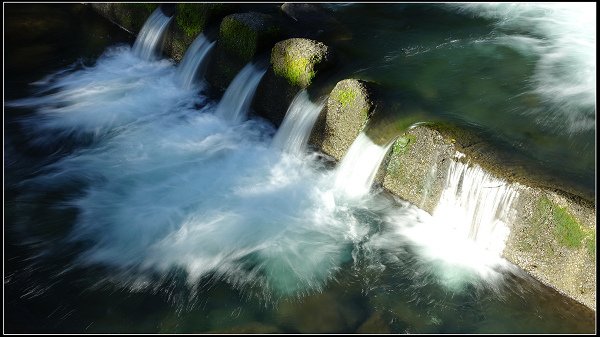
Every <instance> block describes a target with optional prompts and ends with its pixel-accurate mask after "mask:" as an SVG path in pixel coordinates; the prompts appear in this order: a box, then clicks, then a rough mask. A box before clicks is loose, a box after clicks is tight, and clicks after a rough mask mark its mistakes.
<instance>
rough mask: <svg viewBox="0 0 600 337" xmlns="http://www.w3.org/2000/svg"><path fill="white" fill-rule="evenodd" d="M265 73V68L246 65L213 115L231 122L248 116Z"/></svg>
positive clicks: (250, 64) (256, 65) (253, 64)
mask: <svg viewBox="0 0 600 337" xmlns="http://www.w3.org/2000/svg"><path fill="white" fill-rule="evenodd" d="M265 72H267V69H266V67H261V66H259V65H258V64H255V63H248V64H247V65H246V66H245V67H244V68H243V69H242V70H241V71H240V72H239V73H238V74H237V76H236V77H235V78H234V79H233V81H232V82H231V84H229V87H228V88H227V90H226V91H225V94H224V95H223V98H221V101H220V102H219V106H217V110H216V112H215V114H216V115H217V116H220V117H221V118H223V119H225V120H228V121H231V122H241V121H242V120H243V119H244V118H245V117H246V115H247V114H248V110H249V109H250V104H252V98H254V93H255V92H256V88H257V87H258V84H259V83H260V80H261V79H262V77H263V75H264V74H265Z"/></svg>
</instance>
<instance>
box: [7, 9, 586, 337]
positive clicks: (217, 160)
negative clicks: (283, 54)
mask: <svg viewBox="0 0 600 337" xmlns="http://www.w3.org/2000/svg"><path fill="white" fill-rule="evenodd" d="M352 8H353V7H344V10H351V9H352ZM5 9H6V10H7V12H8V13H10V15H7V16H6V18H5V20H6V21H5V27H8V28H11V27H12V30H7V32H6V33H5V34H6V37H7V39H6V50H5V57H6V66H5V67H6V69H7V72H6V75H5V87H6V89H5V90H6V92H5V97H6V99H7V100H13V99H17V98H24V97H30V96H32V95H34V94H35V92H36V90H37V91H39V90H42V89H45V88H47V83H66V84H73V83H77V84H78V85H81V88H95V86H94V85H96V86H101V87H103V88H104V87H106V88H108V89H112V90H107V91H93V90H92V91H84V92H79V94H83V95H82V96H80V97H78V98H73V99H67V100H63V101H61V102H60V104H56V103H55V102H54V101H53V100H52V99H50V100H49V101H47V102H46V103H44V104H43V105H41V106H38V107H41V108H44V109H50V110H52V109H56V110H54V111H55V112H57V111H58V112H60V111H68V112H71V115H60V114H51V113H50V114H46V115H43V114H39V113H35V111H34V110H33V108H14V107H10V106H6V105H5V146H4V151H5V157H4V158H5V163H4V169H5V204H4V210H5V232H4V234H5V239H4V240H5V241H4V243H5V260H4V261H5V283H4V290H5V309H6V311H5V323H6V332H31V333H59V332H63V333H69V332H70V333H80V332H89V333H94V332H97V333H128V332H130V333H135V332H137V333H178V332H181V333H183V332H230V333H235V332H241V333H244V332H246V333H251V332H288V333H295V332H300V333H316V332H329V333H332V332H333V333H350V332H357V331H358V332H372V333H377V332H379V333H386V332H394V333H511V332H513V333H516V332H522V333H558V332H565V333H585V332H588V333H589V332H593V331H594V324H595V313H594V312H591V311H590V310H588V309H586V308H584V307H583V306H581V305H579V304H577V303H574V302H572V301H569V300H567V299H565V298H564V297H562V296H560V295H558V294H557V293H556V292H555V291H553V290H551V289H548V288H546V287H544V286H543V285H541V284H539V283H537V282H536V281H534V280H531V279H530V278H528V277H527V276H525V275H524V274H523V273H522V272H521V271H519V270H518V269H516V268H514V267H512V266H510V265H506V264H505V263H501V262H493V263H490V265H486V266H482V268H484V270H485V271H486V275H488V276H487V277H481V276H480V274H477V273H476V272H474V271H473V270H471V269H470V268H469V267H464V266H456V265H453V264H451V263H449V262H448V261H443V260H442V261H431V260H429V259H427V258H425V257H424V256H423V255H422V253H421V248H422V247H420V243H419V242H417V241H415V240H413V238H411V237H410V236H407V235H406V234H405V231H403V229H406V228H410V227H413V226H419V225H421V224H422V223H421V222H422V221H424V220H423V219H424V218H427V215H425V214H421V213H419V211H418V210H416V209H415V208H414V207H410V206H409V205H404V204H401V203H398V202H397V201H395V200H393V199H392V198H391V197H390V196H388V195H386V194H385V193H383V192H381V191H374V192H373V193H372V194H370V195H368V196H365V197H364V198H360V199H357V200H355V199H345V198H340V197H339V196H338V195H336V194H335V191H333V190H332V189H331V186H330V185H331V182H332V181H333V179H332V178H333V176H332V175H333V174H334V172H333V171H332V170H331V169H330V168H328V165H326V164H325V163H322V162H320V161H319V160H318V159H317V158H315V156H314V155H311V154H309V155H308V156H306V157H303V156H301V157H299V158H298V157H294V156H288V155H286V154H281V153H278V152H276V151H273V150H272V149H271V147H270V141H271V139H272V135H273V133H274V130H273V127H272V126H271V125H269V124H267V123H265V122H264V121H262V120H260V119H251V120H249V121H246V122H242V123H240V124H233V125H232V124H228V123H225V122H223V121H222V120H221V119H219V118H217V117H216V116H214V112H215V109H216V105H217V103H218V102H217V101H214V100H212V99H211V98H209V97H207V96H206V95H205V94H204V93H203V92H201V91H200V92H197V91H194V90H183V89H180V88H178V87H177V85H176V83H175V81H173V79H174V78H175V74H176V68H175V66H174V65H173V64H172V63H170V62H168V61H165V60H163V61H156V62H153V61H149V62H146V61H142V60H138V59H136V58H135V56H134V55H132V54H131V53H130V50H129V48H128V47H127V45H129V46H131V44H132V42H133V39H132V38H131V37H128V36H126V35H124V34H123V33H122V32H120V31H119V30H117V29H115V28H114V27H113V26H111V25H110V24H109V23H108V22H106V21H104V20H103V19H102V18H100V17H97V16H95V14H94V13H93V12H91V11H90V10H89V8H87V7H84V6H81V5H64V6H58V5H16V4H13V5H7V6H5ZM434 13H437V12H434ZM49 14H51V15H50V16H51V17H53V18H61V21H60V22H62V21H64V22H68V23H69V24H68V25H65V24H64V23H61V24H58V23H54V24H55V25H57V26H56V27H55V28H53V29H42V30H41V31H43V32H45V34H41V33H40V32H39V31H40V29H38V27H40V26H39V25H43V24H47V25H50V26H48V27H52V26H51V25H52V22H50V23H48V22H45V20H48V19H47V18H48V16H49ZM438 14H439V13H438ZM371 15H372V16H373V17H376V18H378V20H379V19H381V18H383V17H385V15H386V14H385V13H374V14H371ZM440 15H441V14H440ZM25 22H28V23H30V24H28V25H27V26H25V27H23V26H21V24H22V23H25ZM74 26H76V27H81V29H79V30H75V31H76V32H77V33H73V34H72V35H69V38H68V39H67V38H65V36H67V34H68V33H71V32H72V27H74ZM475 26H476V27H471V28H470V29H472V30H473V31H475V32H476V31H478V30H479V29H484V28H481V27H480V28H477V27H478V26H477V25H475ZM485 27H487V26H485ZM465 30H467V31H468V30H469V28H465ZM11 32H12V34H11ZM15 32H19V35H18V36H21V38H20V39H11V38H8V37H10V36H17V34H16V33H15ZM27 32H28V33H30V34H31V35H27V34H25V33H27ZM36 34H37V35H36ZM26 36H30V37H29V38H25V37H26ZM415 39H416V37H415ZM118 42H121V43H125V44H126V45H125V46H121V47H116V48H115V47H114V45H115V44H116V43H118ZM38 46H39V47H38ZM109 46H112V47H110V48H108V47H109ZM106 48H108V49H106ZM34 51H35V52H34ZM57 51H58V52H57ZM361 59H362V58H361ZM78 60H79V61H78ZM72 65H73V66H72ZM69 66H72V67H71V68H67V70H65V67H69ZM63 70H65V71H63ZM57 71H63V72H62V73H60V74H57V75H55V76H53V77H50V78H47V77H46V76H48V75H50V74H53V73H54V74H56V72H57ZM43 78H46V79H49V81H47V83H46V84H44V83H42V82H38V84H37V85H33V86H31V85H28V83H31V82H34V81H39V80H40V79H43ZM61 81H62V82H61ZM84 84H86V85H88V86H84ZM90 85H91V86H90ZM102 85H105V86H102ZM78 88H79V87H77V86H75V87H74V89H78ZM67 89H68V88H67V87H57V88H54V89H52V90H51V91H50V93H53V94H57V93H65V92H69V93H73V91H68V90H67ZM413 90H414V89H413ZM75 92H77V91H75ZM392 92H393V90H392ZM37 96H38V97H45V96H44V95H43V94H42V95H39V94H38V95H37ZM452 104H454V103H452ZM61 109H64V110H61ZM436 235H437V234H436V233H435V232H432V233H431V236H433V237H435V236H436ZM457 244H458V243H457Z"/></svg>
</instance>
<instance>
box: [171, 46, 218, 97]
mask: <svg viewBox="0 0 600 337" xmlns="http://www.w3.org/2000/svg"><path fill="white" fill-rule="evenodd" d="M215 43H216V42H215V41H209V40H208V39H207V38H206V36H205V35H204V34H200V35H198V37H197V38H196V39H195V40H194V42H192V44H191V45H190V46H189V47H188V50H187V51H186V52H185V55H184V56H183V60H182V61H181V63H180V64H179V65H178V66H177V74H176V78H177V81H178V82H179V84H180V85H181V87H182V88H184V89H191V88H192V87H193V86H194V85H195V84H196V81H197V79H198V78H202V77H204V68H205V67H206V60H207V58H208V55H209V54H210V51H211V50H212V49H213V47H214V46H215Z"/></svg>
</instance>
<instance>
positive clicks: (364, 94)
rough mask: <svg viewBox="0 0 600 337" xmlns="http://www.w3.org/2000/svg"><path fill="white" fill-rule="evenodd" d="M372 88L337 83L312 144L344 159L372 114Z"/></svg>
mask: <svg viewBox="0 0 600 337" xmlns="http://www.w3.org/2000/svg"><path fill="white" fill-rule="evenodd" d="M369 86H370V87H369ZM372 87H373V86H372V85H370V84H368V83H367V82H364V81H361V80H354V79H348V80H343V81H340V82H338V83H337V84H336V86H335V88H333V90H332V91H331V93H330V94H329V99H328V100H327V106H326V107H325V109H324V110H323V112H322V113H321V115H320V116H319V119H318V120H317V122H316V124H315V127H314V129H313V131H312V134H311V138H310V141H309V142H310V143H311V144H313V145H314V146H316V147H317V148H319V149H321V151H323V152H325V153H326V154H327V155H330V156H332V157H334V158H335V159H337V160H341V159H342V158H343V157H344V155H345V154H346V152H347V151H348V149H349V148H350V145H352V142H354V139H356V137H357V136H358V134H359V133H360V131H361V130H362V128H363V127H364V125H365V124H366V122H367V120H368V119H369V117H370V116H371V115H372V113H373V110H374V104H373V98H372V92H373V88H372Z"/></svg>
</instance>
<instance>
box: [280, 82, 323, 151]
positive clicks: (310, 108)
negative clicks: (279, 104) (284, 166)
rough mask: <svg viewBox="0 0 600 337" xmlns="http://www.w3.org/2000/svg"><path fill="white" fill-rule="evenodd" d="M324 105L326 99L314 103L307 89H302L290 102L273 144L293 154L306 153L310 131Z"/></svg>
mask: <svg viewBox="0 0 600 337" xmlns="http://www.w3.org/2000/svg"><path fill="white" fill-rule="evenodd" d="M324 105H325V100H321V101H320V102H319V103H313V102H311V100H310V98H309V96H308V92H307V91H306V89H303V90H301V91H300V92H299V93H298V94H297V95H296V97H294V100H293V101H292V103H291V104H290V107H289V108H288V111H287V112H286V114H285V118H284V119H283V122H282V123H281V126H280V127H279V129H278V130H277V133H276V134H275V136H274V137H273V143H272V146H273V147H275V148H279V149H281V150H283V151H285V152H287V153H291V154H297V155H298V154H302V153H304V151H306V146H307V144H308V138H309V137H310V132H311V131H312V129H313V126H314V125H315V122H316V121H317V118H318V117H319V113H320V112H321V110H323V107H324Z"/></svg>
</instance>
